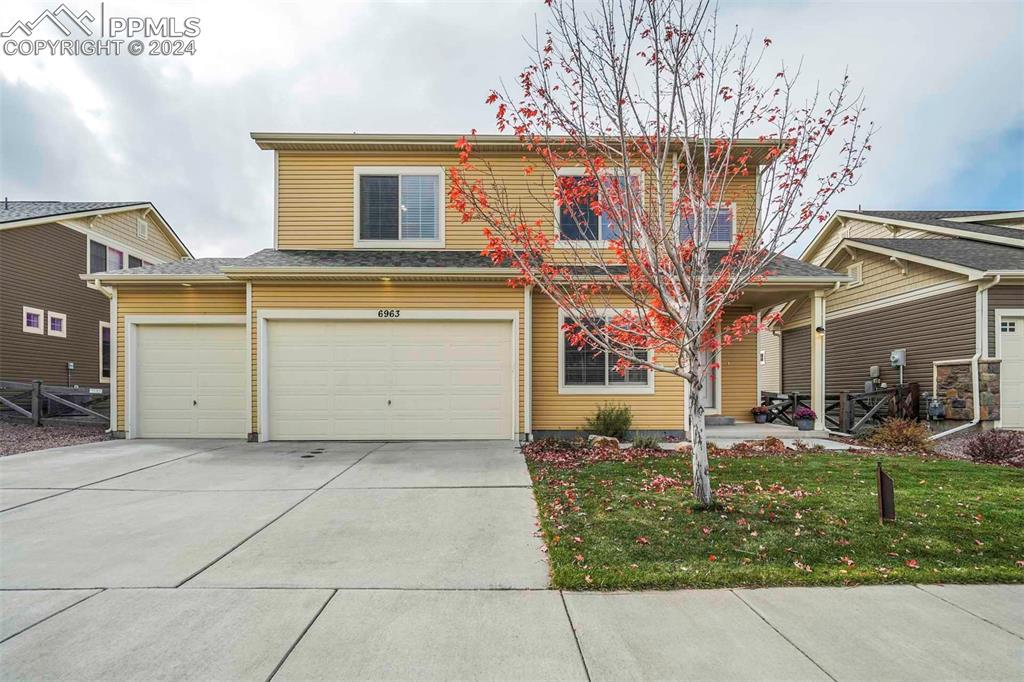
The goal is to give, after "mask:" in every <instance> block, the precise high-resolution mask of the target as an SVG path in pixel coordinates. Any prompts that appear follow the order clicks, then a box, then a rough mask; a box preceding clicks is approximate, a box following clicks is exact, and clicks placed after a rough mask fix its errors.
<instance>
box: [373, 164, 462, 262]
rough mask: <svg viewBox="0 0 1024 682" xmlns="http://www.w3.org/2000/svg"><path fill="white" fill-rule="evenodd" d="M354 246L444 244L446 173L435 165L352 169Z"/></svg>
mask: <svg viewBox="0 0 1024 682" xmlns="http://www.w3.org/2000/svg"><path fill="white" fill-rule="evenodd" d="M355 188H356V197H355V208H356V210H355V223H356V224H355V230H356V231H355V236H356V238H355V245H356V246H357V247H363V248H396V247H397V248H418V247H439V246H444V199H443V196H442V194H443V192H444V170H443V169H442V168H440V167H435V166H420V167H415V166H414V167H406V168H392V167H383V166H365V167H360V168H356V170H355Z"/></svg>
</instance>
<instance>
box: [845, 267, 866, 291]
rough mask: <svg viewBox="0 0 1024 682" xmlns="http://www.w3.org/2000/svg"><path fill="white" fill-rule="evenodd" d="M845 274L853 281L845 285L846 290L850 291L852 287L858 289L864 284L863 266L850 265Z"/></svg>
mask: <svg viewBox="0 0 1024 682" xmlns="http://www.w3.org/2000/svg"><path fill="white" fill-rule="evenodd" d="M846 274H847V275H848V276H849V277H852V278H853V281H851V282H847V283H846V288H847V289H852V288H853V287H859V286H860V285H861V284H863V283H864V264H863V263H851V264H850V265H848V266H847V268H846Z"/></svg>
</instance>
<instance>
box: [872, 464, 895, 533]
mask: <svg viewBox="0 0 1024 682" xmlns="http://www.w3.org/2000/svg"><path fill="white" fill-rule="evenodd" d="M875 471H876V473H877V478H878V522H879V523H881V524H884V523H885V522H886V521H890V522H893V521H895V520H896V491H895V489H894V488H893V484H892V477H890V476H889V474H887V473H885V472H884V471H882V462H881V461H879V462H877V463H876V470H875Z"/></svg>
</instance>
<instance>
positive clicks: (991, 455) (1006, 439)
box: [964, 430, 1024, 464]
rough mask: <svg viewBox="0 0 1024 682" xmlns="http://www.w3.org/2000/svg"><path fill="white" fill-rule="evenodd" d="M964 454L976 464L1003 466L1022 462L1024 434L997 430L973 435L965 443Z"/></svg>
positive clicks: (1023, 456)
mask: <svg viewBox="0 0 1024 682" xmlns="http://www.w3.org/2000/svg"><path fill="white" fill-rule="evenodd" d="M964 454H965V455H967V456H968V457H970V458H971V459H973V460H974V461H975V462H992V463H996V464H1002V463H1006V462H1010V461H1011V460H1020V459H1022V458H1024V433H1022V432H1020V431H1002V430H996V431H985V432H984V433H979V434H976V435H973V436H971V437H970V438H968V439H967V442H966V443H964ZM1022 464H1024V462H1022Z"/></svg>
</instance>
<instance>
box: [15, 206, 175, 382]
mask: <svg viewBox="0 0 1024 682" xmlns="http://www.w3.org/2000/svg"><path fill="white" fill-rule="evenodd" d="M191 257H192V254H191V253H190V252H189V250H188V249H187V248H186V247H185V245H184V244H182V242H181V240H180V239H179V238H178V236H177V235H176V234H175V233H174V231H173V230H172V229H171V227H170V225H168V224H167V222H166V221H165V220H164V219H163V217H162V216H161V215H160V213H159V212H158V211H157V210H156V208H155V207H154V206H153V205H152V204H150V203H148V202H137V201H136V202H119V203H101V202H61V201H3V202H2V203H0V380H4V381H32V380H34V379H40V380H42V381H43V382H44V383H46V384H50V385H58V386H67V385H70V386H81V387H101V386H104V385H106V384H109V383H110V348H111V343H110V341H111V338H110V333H111V331H110V308H111V301H110V294H111V292H110V290H109V289H106V288H100V287H98V286H97V285H96V284H95V283H86V282H83V281H82V280H81V278H80V275H81V274H83V273H87V272H102V271H109V270H118V269H122V268H131V267H141V266H143V265H149V264H154V263H165V262H168V261H176V260H181V259H183V258H188V259H190V258H191Z"/></svg>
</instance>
